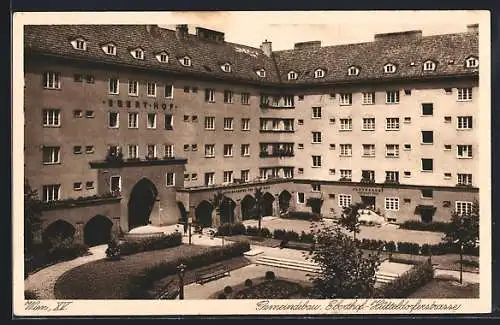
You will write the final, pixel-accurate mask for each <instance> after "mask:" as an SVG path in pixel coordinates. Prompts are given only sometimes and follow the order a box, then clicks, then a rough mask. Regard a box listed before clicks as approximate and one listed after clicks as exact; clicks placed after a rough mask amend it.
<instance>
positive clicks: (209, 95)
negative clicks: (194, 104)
mask: <svg viewBox="0 0 500 325" xmlns="http://www.w3.org/2000/svg"><path fill="white" fill-rule="evenodd" d="M205 101H206V102H209V103H214V102H215V89H211V88H207V89H205Z"/></svg>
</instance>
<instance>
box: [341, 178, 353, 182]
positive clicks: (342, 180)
mask: <svg viewBox="0 0 500 325" xmlns="http://www.w3.org/2000/svg"><path fill="white" fill-rule="evenodd" d="M339 182H346V183H348V182H352V178H350V177H349V178H348V177H341V178H339Z"/></svg>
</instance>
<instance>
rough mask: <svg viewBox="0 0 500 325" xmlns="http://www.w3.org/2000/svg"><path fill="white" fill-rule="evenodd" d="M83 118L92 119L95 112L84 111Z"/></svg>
mask: <svg viewBox="0 0 500 325" xmlns="http://www.w3.org/2000/svg"><path fill="white" fill-rule="evenodd" d="M85 117H86V118H94V117H95V112H94V111H85Z"/></svg>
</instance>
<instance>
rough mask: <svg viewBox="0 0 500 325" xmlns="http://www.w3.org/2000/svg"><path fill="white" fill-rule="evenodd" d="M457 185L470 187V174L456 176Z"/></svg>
mask: <svg viewBox="0 0 500 325" xmlns="http://www.w3.org/2000/svg"><path fill="white" fill-rule="evenodd" d="M457 178H458V180H457V184H458V185H472V174H457Z"/></svg>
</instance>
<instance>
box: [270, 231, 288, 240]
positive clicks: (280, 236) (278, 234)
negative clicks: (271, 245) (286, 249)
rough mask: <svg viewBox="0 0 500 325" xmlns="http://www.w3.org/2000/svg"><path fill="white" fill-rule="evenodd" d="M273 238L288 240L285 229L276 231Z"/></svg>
mask: <svg viewBox="0 0 500 325" xmlns="http://www.w3.org/2000/svg"><path fill="white" fill-rule="evenodd" d="M273 237H274V239H278V240H285V239H286V230H285V229H274V232H273Z"/></svg>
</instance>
